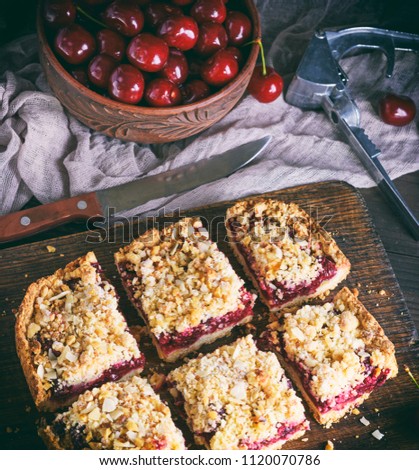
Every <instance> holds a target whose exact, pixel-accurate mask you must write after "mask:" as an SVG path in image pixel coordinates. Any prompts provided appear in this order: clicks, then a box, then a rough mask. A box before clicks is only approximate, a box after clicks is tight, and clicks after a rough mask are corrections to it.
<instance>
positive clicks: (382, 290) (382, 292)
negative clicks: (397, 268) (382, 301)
mask: <svg viewBox="0 0 419 470" xmlns="http://www.w3.org/2000/svg"><path fill="white" fill-rule="evenodd" d="M378 293H379V294H380V295H386V294H387V292H386V291H385V290H384V289H381V290H380V292H378Z"/></svg>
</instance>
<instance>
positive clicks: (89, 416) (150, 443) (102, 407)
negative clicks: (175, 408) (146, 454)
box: [51, 376, 185, 450]
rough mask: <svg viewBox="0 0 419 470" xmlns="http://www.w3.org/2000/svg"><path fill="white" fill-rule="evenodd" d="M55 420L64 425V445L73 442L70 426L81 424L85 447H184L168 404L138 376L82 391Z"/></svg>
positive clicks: (153, 448)
mask: <svg viewBox="0 0 419 470" xmlns="http://www.w3.org/2000/svg"><path fill="white" fill-rule="evenodd" d="M54 423H56V424H57V425H60V424H61V423H62V424H64V426H65V438H64V439H63V440H64V442H63V444H64V445H65V447H66V448H67V447H68V448H71V447H73V446H74V442H72V440H71V435H72V430H74V429H78V427H79V426H80V424H83V426H84V429H83V430H82V438H83V441H84V445H83V446H82V447H84V448H89V447H90V448H91V449H128V448H129V449H144V450H145V449H150V450H159V449H167V450H175V449H185V443H184V439H183V436H182V433H181V432H180V431H179V430H178V429H177V428H176V426H175V425H174V423H173V421H172V418H171V415H170V410H169V408H168V407H167V406H166V405H164V404H163V403H162V401H161V400H160V398H159V397H158V396H157V395H156V394H155V393H154V391H153V389H152V388H151V386H150V385H149V384H148V383H147V381H146V380H145V379H143V378H141V377H138V376H134V377H131V378H130V379H129V380H127V381H122V382H109V383H107V384H105V385H102V386H101V387H99V388H94V389H93V390H91V391H88V392H85V393H84V394H82V395H80V396H79V398H78V400H77V401H76V402H75V403H73V405H72V406H71V407H70V408H69V410H68V411H66V412H64V413H61V414H58V415H57V417H56V418H55V420H54ZM54 423H53V424H52V425H51V427H52V429H54Z"/></svg>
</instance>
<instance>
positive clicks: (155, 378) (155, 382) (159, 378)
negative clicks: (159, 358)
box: [149, 372, 166, 392]
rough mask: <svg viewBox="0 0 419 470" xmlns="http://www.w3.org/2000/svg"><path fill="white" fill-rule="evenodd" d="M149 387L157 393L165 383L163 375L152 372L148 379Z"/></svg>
mask: <svg viewBox="0 0 419 470" xmlns="http://www.w3.org/2000/svg"><path fill="white" fill-rule="evenodd" d="M149 382H150V385H151V386H152V387H153V390H154V391H155V392H158V391H159V390H160V389H161V388H162V387H163V385H164V384H165V382H166V376H165V375H164V374H159V373H158V372H154V373H153V374H152V375H151V376H150V377H149Z"/></svg>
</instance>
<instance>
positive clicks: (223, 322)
mask: <svg viewBox="0 0 419 470" xmlns="http://www.w3.org/2000/svg"><path fill="white" fill-rule="evenodd" d="M241 302H242V303H243V305H244V307H243V308H241V309H238V310H235V311H233V312H229V313H227V314H225V315H223V316H222V317H217V318H210V319H209V320H207V321H206V322H204V323H201V324H200V325H198V326H197V327H195V328H188V329H187V330H185V331H182V333H175V334H170V333H163V334H162V335H160V336H159V337H158V338H157V340H158V342H159V344H160V347H161V349H162V350H163V352H165V353H170V352H172V351H174V350H176V349H180V348H185V347H188V346H190V345H192V344H194V343H195V342H196V341H198V340H199V339H200V338H201V337H202V336H205V335H209V334H211V333H214V332H215V331H220V330H224V329H225V328H229V327H231V326H234V325H237V323H239V322H240V321H241V320H243V319H244V318H246V317H249V316H253V296H252V294H250V292H247V291H246V290H245V289H243V288H242V289H241Z"/></svg>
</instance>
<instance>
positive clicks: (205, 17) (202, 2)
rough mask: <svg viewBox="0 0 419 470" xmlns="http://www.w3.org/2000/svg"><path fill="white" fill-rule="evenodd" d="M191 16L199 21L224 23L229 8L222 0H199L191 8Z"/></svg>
mask: <svg viewBox="0 0 419 470" xmlns="http://www.w3.org/2000/svg"><path fill="white" fill-rule="evenodd" d="M191 16H192V17H193V18H195V20H196V21H197V22H198V23H206V22H207V21H214V22H215V23H220V24H221V23H224V21H225V19H226V16H227V10H226V7H225V5H224V2H223V1H222V0H198V1H197V2H196V3H195V4H194V5H193V7H192V8H191Z"/></svg>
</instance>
